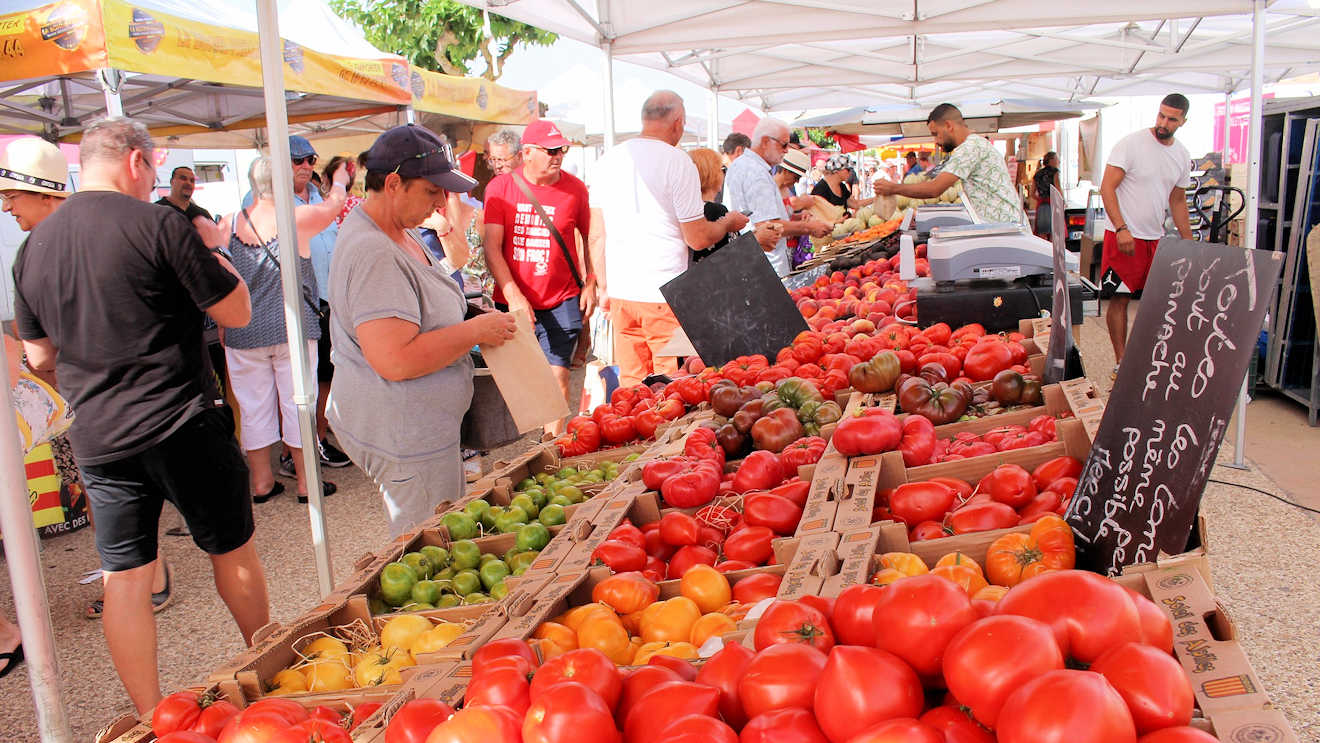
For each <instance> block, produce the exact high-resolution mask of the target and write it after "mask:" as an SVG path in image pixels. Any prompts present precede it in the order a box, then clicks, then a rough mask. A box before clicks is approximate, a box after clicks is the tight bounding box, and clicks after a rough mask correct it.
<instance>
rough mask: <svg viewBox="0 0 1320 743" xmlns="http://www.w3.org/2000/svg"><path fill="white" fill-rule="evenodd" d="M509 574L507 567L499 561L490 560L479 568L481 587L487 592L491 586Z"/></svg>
mask: <svg viewBox="0 0 1320 743" xmlns="http://www.w3.org/2000/svg"><path fill="white" fill-rule="evenodd" d="M510 572H511V571H510V570H509V566H508V565H505V564H504V563H503V562H500V561H499V560H492V561H490V562H488V563H486V564H485V565H482V566H481V571H480V576H481V585H482V586H484V587H485V589H486V590H487V591H489V590H490V589H491V586H494V585H495V584H496V583H499V582H500V581H502V580H504V579H505V578H507V577H509V573H510Z"/></svg>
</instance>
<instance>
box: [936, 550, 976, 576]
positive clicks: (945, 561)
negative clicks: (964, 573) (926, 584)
mask: <svg viewBox="0 0 1320 743" xmlns="http://www.w3.org/2000/svg"><path fill="white" fill-rule="evenodd" d="M945 565H966V566H967V567H969V568H975V569H976V572H978V573H982V574H983V575H984V573H983V572H982V570H981V565H980V564H979V563H978V562H977V561H976V560H973V559H972V556H971V555H969V554H967V553H966V552H950V553H949V554H947V555H945V556H944V557H941V558H940V559H939V561H938V562H936V563H935V567H937V568H942V567H944V566H945Z"/></svg>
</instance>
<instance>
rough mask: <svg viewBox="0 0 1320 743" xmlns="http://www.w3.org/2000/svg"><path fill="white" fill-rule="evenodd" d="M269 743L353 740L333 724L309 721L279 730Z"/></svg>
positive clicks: (348, 742) (314, 720)
mask: <svg viewBox="0 0 1320 743" xmlns="http://www.w3.org/2000/svg"><path fill="white" fill-rule="evenodd" d="M270 743H353V739H352V738H350V737H349V735H348V732H347V731H345V730H344V729H343V728H341V727H339V726H338V725H337V724H335V723H333V722H328V721H326V720H319V719H311V720H303V721H302V722H300V723H298V724H297V725H294V726H292V727H288V728H285V729H284V730H281V731H280V732H279V733H277V734H276V735H275V736H274V737H272V738H271V739H270Z"/></svg>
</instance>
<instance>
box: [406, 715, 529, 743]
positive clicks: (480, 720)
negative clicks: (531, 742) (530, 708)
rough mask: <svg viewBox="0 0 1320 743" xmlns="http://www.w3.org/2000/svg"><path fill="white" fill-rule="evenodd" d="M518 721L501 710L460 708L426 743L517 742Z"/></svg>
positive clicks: (437, 727)
mask: <svg viewBox="0 0 1320 743" xmlns="http://www.w3.org/2000/svg"><path fill="white" fill-rule="evenodd" d="M521 740H522V720H519V719H518V716H517V715H515V714H514V713H513V712H511V711H509V710H507V709H505V708H503V707H464V708H463V709H461V710H459V711H457V712H455V713H454V716H453V717H450V718H449V719H448V720H446V721H445V722H442V723H440V724H439V725H437V726H436V728H435V730H432V731H431V734H430V735H428V736H427V737H426V743H520V742H521Z"/></svg>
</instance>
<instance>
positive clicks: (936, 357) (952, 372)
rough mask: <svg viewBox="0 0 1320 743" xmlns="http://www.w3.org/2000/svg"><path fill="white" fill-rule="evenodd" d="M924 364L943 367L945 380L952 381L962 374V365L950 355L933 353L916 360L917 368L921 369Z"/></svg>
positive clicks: (955, 357)
mask: <svg viewBox="0 0 1320 743" xmlns="http://www.w3.org/2000/svg"><path fill="white" fill-rule="evenodd" d="M926 364H939V365H940V366H942V367H944V373H945V375H946V379H953V378H955V377H957V376H959V375H961V374H962V370H963V365H962V362H961V361H959V360H958V357H957V356H954V355H953V354H951V353H943V352H939V351H937V352H935V353H927V354H924V355H922V356H921V357H919V358H918V359H917V366H918V367H922V366H925V365H926Z"/></svg>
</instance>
